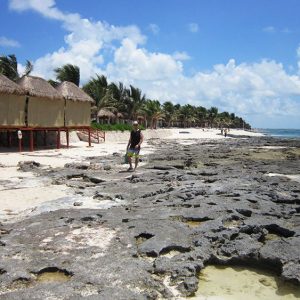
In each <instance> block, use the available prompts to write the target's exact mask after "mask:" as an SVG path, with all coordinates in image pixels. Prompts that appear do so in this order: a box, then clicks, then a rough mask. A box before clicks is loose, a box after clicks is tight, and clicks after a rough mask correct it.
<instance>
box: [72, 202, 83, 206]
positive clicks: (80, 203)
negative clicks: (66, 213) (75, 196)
mask: <svg viewBox="0 0 300 300" xmlns="http://www.w3.org/2000/svg"><path fill="white" fill-rule="evenodd" d="M73 205H74V206H82V205H83V202H81V201H75V202H74V203H73Z"/></svg>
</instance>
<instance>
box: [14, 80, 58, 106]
mask: <svg viewBox="0 0 300 300" xmlns="http://www.w3.org/2000/svg"><path fill="white" fill-rule="evenodd" d="M17 83H18V84H19V85H20V86H21V87H22V88H23V89H24V90H25V91H26V93H27V94H28V95H29V96H32V97H42V98H47V99H53V100H54V99H56V100H63V97H62V95H61V94H60V93H59V92H58V91H57V90H56V89H55V88H54V87H53V86H52V85H51V84H50V83H49V82H48V81H46V80H45V79H43V78H41V77H36V76H23V77H22V78H21V79H19V80H18V81H17Z"/></svg>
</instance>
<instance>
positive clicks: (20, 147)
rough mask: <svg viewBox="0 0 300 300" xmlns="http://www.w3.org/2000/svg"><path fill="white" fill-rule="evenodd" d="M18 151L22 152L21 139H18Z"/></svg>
mask: <svg viewBox="0 0 300 300" xmlns="http://www.w3.org/2000/svg"><path fill="white" fill-rule="evenodd" d="M19 152H22V139H19Z"/></svg>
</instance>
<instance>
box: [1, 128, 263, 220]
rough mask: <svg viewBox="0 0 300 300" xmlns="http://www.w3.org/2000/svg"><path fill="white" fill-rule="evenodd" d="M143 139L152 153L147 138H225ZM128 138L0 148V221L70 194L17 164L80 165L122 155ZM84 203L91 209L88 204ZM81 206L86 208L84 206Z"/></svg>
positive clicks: (165, 132)
mask: <svg viewBox="0 0 300 300" xmlns="http://www.w3.org/2000/svg"><path fill="white" fill-rule="evenodd" d="M229 134H230V135H239V136H241V135H245V136H259V135H260V134H258V133H252V132H248V131H242V130H230V132H229ZM144 137H145V142H144V143H143V147H142V152H141V154H147V153H150V152H152V151H153V150H154V148H153V146H150V145H149V144H148V143H147V140H150V139H172V140H176V141H177V142H179V143H183V144H192V143H194V142H196V141H197V139H224V138H225V137H224V136H222V135H221V134H220V130H216V129H205V130H204V131H203V130H202V129H195V128H188V129H178V128H176V129H157V130H145V131H144ZM128 138H129V134H128V132H124V133H122V132H108V133H106V142H103V143H100V144H92V147H88V144H87V143H86V142H81V141H76V138H74V136H73V137H72V138H71V143H70V148H69V149H67V148H62V149H59V150H58V149H48V150H37V151H34V152H22V153H18V152H5V151H7V149H5V148H2V149H0V150H1V152H0V207H1V211H0V220H2V221H4V220H6V219H10V220H11V219H12V217H13V216H18V215H21V214H22V212H24V211H28V210H29V211H32V210H37V209H36V208H37V207H39V206H41V205H43V203H49V201H50V202H51V201H53V203H55V200H57V199H59V198H62V197H66V196H68V195H71V194H72V193H73V190H72V189H71V188H68V187H66V186H64V185H52V184H51V182H49V180H47V179H45V178H44V179H41V178H38V177H35V176H34V174H32V173H31V172H22V171H19V170H18V169H17V165H18V162H20V161H28V160H34V161H36V162H39V163H41V164H42V165H43V167H44V168H49V167H53V168H55V167H63V166H64V165H65V164H66V163H71V162H82V161H84V160H85V158H86V157H101V156H105V155H111V154H113V153H114V152H118V153H121V154H123V153H125V151H126V146H127V143H128ZM227 138H230V137H227ZM87 203H89V205H92V206H94V204H92V203H90V202H89V201H87ZM58 207H59V205H58ZM83 207H85V208H86V205H84V206H83ZM52 208H53V207H52ZM60 208H61V207H60ZM37 211H38V210H37Z"/></svg>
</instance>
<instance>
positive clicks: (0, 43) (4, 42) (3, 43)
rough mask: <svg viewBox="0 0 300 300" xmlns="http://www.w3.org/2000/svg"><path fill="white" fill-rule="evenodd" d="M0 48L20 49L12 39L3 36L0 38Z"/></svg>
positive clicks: (17, 43)
mask: <svg viewBox="0 0 300 300" xmlns="http://www.w3.org/2000/svg"><path fill="white" fill-rule="evenodd" d="M0 47H13V48H17V47H20V43H19V42H18V41H15V40H13V39H8V38H7V37H5V36H0Z"/></svg>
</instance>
